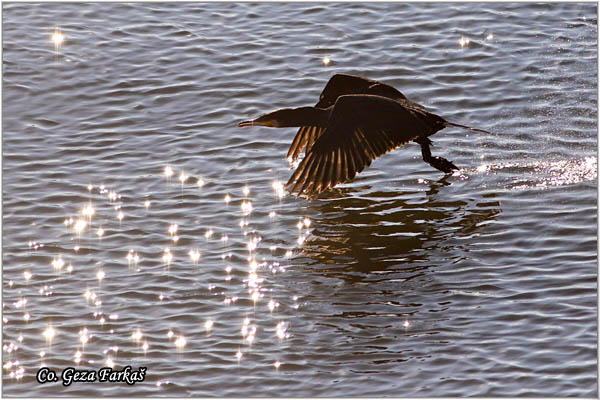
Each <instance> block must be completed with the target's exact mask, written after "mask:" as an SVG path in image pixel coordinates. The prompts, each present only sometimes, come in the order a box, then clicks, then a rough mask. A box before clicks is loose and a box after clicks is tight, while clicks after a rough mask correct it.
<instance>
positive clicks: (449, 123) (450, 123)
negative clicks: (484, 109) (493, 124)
mask: <svg viewBox="0 0 600 400" xmlns="http://www.w3.org/2000/svg"><path fill="white" fill-rule="evenodd" d="M446 126H456V127H457V128H464V129H468V130H471V131H475V132H481V133H489V134H490V135H492V132H488V131H485V130H483V129H478V128H471V127H470V126H466V125H461V124H455V123H454V122H448V121H446Z"/></svg>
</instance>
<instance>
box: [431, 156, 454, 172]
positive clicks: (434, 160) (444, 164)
mask: <svg viewBox="0 0 600 400" xmlns="http://www.w3.org/2000/svg"><path fill="white" fill-rule="evenodd" d="M424 160H425V159H424ZM425 162H427V163H429V165H431V166H432V167H433V168H437V169H439V170H440V171H442V172H445V173H447V174H449V173H451V172H452V171H455V170H458V169H459V168H458V167H457V166H456V165H454V164H453V163H452V161H448V160H446V159H445V158H443V157H430V158H429V159H428V160H425Z"/></svg>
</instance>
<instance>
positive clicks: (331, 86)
mask: <svg viewBox="0 0 600 400" xmlns="http://www.w3.org/2000/svg"><path fill="white" fill-rule="evenodd" d="M347 94H372V95H377V96H383V97H388V98H390V99H394V100H398V101H406V102H408V103H410V104H413V105H415V106H417V107H421V106H420V105H418V104H416V103H412V102H410V100H408V99H407V98H406V96H404V95H403V94H402V93H400V92H399V91H398V90H396V89H394V88H393V87H391V86H389V85H386V84H385V83H381V82H377V81H374V80H371V79H367V78H362V77H360V76H354V75H346V74H335V75H333V76H332V77H331V79H329V82H327V85H325V88H324V89H323V91H322V92H321V95H320V96H319V102H318V103H317V104H316V105H315V107H318V108H328V107H331V106H332V105H334V104H335V102H336V100H337V99H338V97H340V96H343V95H347ZM421 108H422V107H421ZM324 129H325V128H322V127H317V126H302V127H300V129H299V130H298V133H296V136H295V137H294V140H293V141H292V145H291V146H290V149H289V151H288V154H287V159H288V160H290V161H295V160H296V159H297V158H298V156H299V155H300V153H301V152H302V149H304V148H305V147H306V154H308V152H309V151H310V148H311V147H312V145H313V143H314V142H315V140H317V138H318V137H319V136H321V134H322V133H323V130H324Z"/></svg>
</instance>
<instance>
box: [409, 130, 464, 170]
mask: <svg viewBox="0 0 600 400" xmlns="http://www.w3.org/2000/svg"><path fill="white" fill-rule="evenodd" d="M415 142H417V143H419V144H420V145H421V154H422V155H423V161H425V162H426V163H428V164H429V165H431V166H432V167H433V168H437V169H439V170H440V171H442V172H445V173H450V172H452V171H453V170H458V167H457V166H456V165H454V164H453V163H452V162H451V161H448V160H446V159H445V158H443V157H433V156H432V155H431V150H430V149H429V146H431V145H432V144H433V143H432V142H431V140H429V139H428V138H426V137H420V138H418V139H415Z"/></svg>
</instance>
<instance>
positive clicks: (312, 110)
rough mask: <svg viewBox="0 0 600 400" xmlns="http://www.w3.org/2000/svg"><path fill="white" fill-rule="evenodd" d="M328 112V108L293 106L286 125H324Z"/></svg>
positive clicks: (327, 118)
mask: <svg viewBox="0 0 600 400" xmlns="http://www.w3.org/2000/svg"><path fill="white" fill-rule="evenodd" d="M330 112H331V110H330V109H323V108H316V107H300V108H294V109H293V112H292V113H291V115H290V119H289V120H288V121H286V125H287V126H321V127H326V126H327V121H328V120H329V114H330Z"/></svg>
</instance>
